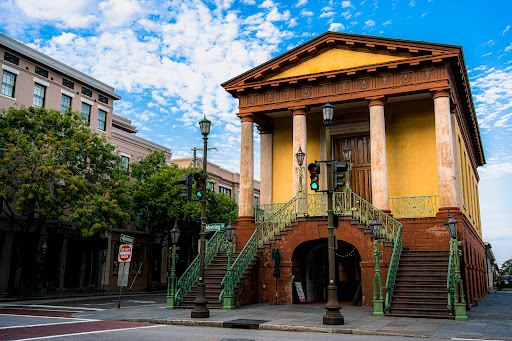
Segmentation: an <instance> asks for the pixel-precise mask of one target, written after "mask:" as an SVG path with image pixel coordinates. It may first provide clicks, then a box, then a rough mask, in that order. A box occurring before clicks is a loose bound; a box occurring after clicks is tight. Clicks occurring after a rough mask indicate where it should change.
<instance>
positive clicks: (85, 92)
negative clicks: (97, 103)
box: [82, 87, 92, 97]
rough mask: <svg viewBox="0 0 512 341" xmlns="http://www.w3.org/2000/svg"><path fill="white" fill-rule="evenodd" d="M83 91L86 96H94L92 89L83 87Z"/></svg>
mask: <svg viewBox="0 0 512 341" xmlns="http://www.w3.org/2000/svg"><path fill="white" fill-rule="evenodd" d="M82 93H83V94H84V95H86V96H89V97H92V91H91V90H89V89H87V88H84V87H82Z"/></svg>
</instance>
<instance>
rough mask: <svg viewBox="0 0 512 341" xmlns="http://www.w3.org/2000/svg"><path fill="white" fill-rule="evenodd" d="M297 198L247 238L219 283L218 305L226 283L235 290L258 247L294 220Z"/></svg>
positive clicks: (267, 219) (221, 299) (266, 220)
mask: <svg viewBox="0 0 512 341" xmlns="http://www.w3.org/2000/svg"><path fill="white" fill-rule="evenodd" d="M297 197H298V195H296V196H294V197H293V198H292V199H291V200H290V201H288V202H287V203H286V204H285V205H283V206H282V207H281V208H280V209H279V210H277V211H276V212H274V213H272V215H271V216H269V217H268V218H266V219H265V220H264V221H263V222H262V223H261V224H259V225H258V226H257V227H256V228H255V229H254V232H253V234H252V235H251V238H249V240H248V241H247V243H246V244H245V246H244V248H243V249H242V251H241V252H240V253H239V254H238V257H236V259H235V261H234V262H233V264H232V266H231V271H230V272H229V273H227V274H226V276H224V278H223V279H222V282H221V283H220V287H221V289H222V291H221V293H220V295H219V303H221V304H222V301H223V295H224V287H225V285H226V282H228V281H229V285H230V286H232V287H233V288H235V287H236V285H237V284H238V282H239V281H240V278H242V275H243V274H244V272H245V270H246V269H247V267H248V266H249V264H250V263H251V261H252V260H253V258H254V256H255V255H256V253H257V252H258V247H259V246H263V244H264V243H265V242H267V241H268V240H270V239H271V238H272V237H273V236H274V235H275V234H276V232H278V230H281V229H280V228H281V226H284V224H286V222H291V221H292V220H294V219H292V216H293V210H294V209H295V214H296V207H295V206H294V204H295V203H296V202H297ZM287 208H292V212H289V213H290V215H289V216H287V215H286V209H287ZM283 218H284V219H283ZM229 276H231V278H228V277H229Z"/></svg>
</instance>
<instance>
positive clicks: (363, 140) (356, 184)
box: [333, 136, 372, 202]
mask: <svg viewBox="0 0 512 341" xmlns="http://www.w3.org/2000/svg"><path fill="white" fill-rule="evenodd" d="M333 147H334V148H333V150H334V158H335V159H336V160H337V161H345V160H344V159H343V155H342V154H341V151H342V150H343V149H345V148H347V147H348V148H350V149H352V163H353V165H352V174H351V176H350V184H351V186H352V190H353V191H354V193H356V194H358V195H360V196H361V197H362V198H364V199H365V200H368V201H369V202H371V199H372V187H371V154H370V136H355V137H342V138H335V139H334V141H333Z"/></svg>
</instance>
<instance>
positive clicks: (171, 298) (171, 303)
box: [165, 296, 174, 309]
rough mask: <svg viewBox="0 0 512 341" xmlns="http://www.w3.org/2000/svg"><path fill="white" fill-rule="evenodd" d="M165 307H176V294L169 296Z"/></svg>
mask: <svg viewBox="0 0 512 341" xmlns="http://www.w3.org/2000/svg"><path fill="white" fill-rule="evenodd" d="M165 309H174V296H167V305H166V306H165Z"/></svg>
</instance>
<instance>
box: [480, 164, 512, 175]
mask: <svg viewBox="0 0 512 341" xmlns="http://www.w3.org/2000/svg"><path fill="white" fill-rule="evenodd" d="M478 173H479V175H480V178H482V179H496V178H499V177H501V176H503V175H506V174H512V162H504V163H495V164H491V165H487V166H485V167H482V168H480V169H479V170H478Z"/></svg>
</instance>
